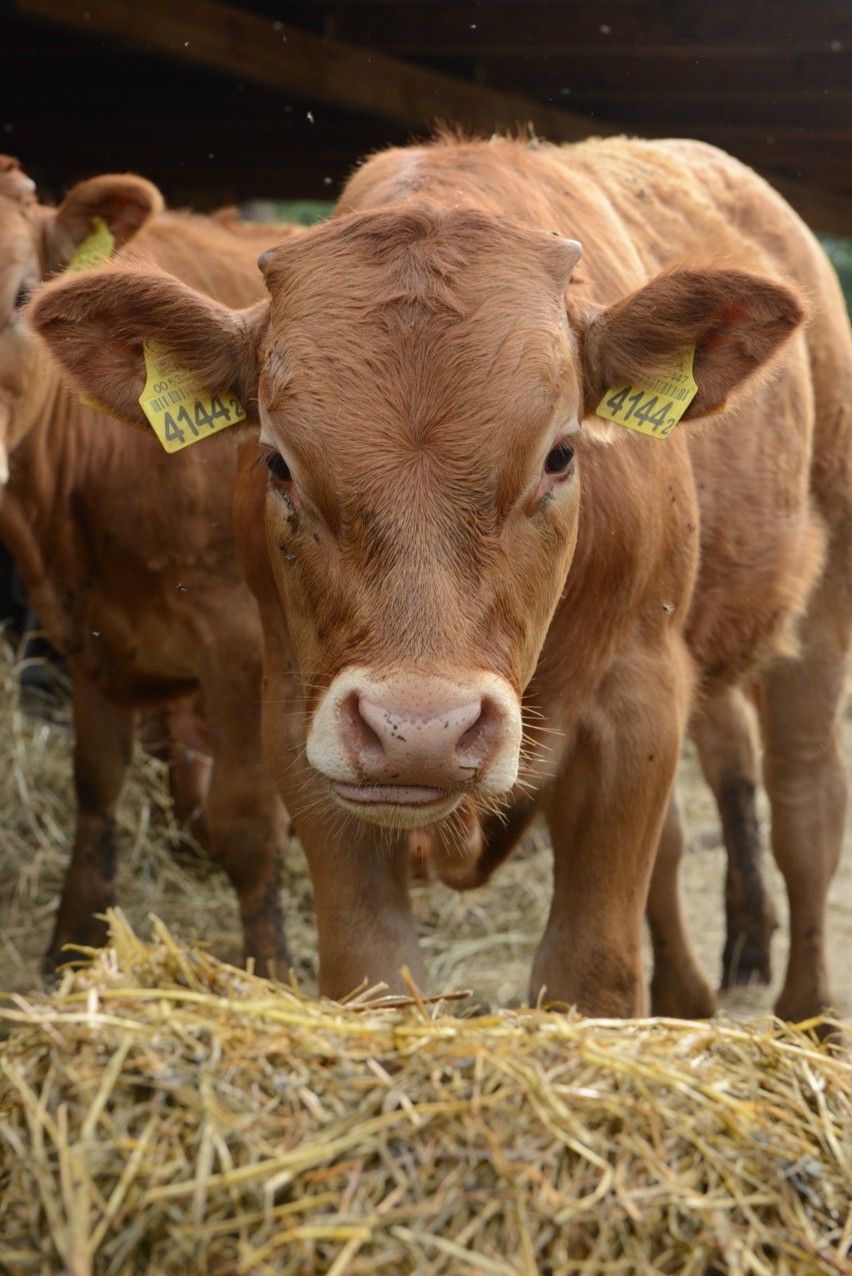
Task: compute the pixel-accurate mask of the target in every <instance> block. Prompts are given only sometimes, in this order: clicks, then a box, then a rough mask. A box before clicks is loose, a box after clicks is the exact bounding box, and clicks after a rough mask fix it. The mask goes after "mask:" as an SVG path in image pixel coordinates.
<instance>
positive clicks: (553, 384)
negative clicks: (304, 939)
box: [34, 139, 852, 1017]
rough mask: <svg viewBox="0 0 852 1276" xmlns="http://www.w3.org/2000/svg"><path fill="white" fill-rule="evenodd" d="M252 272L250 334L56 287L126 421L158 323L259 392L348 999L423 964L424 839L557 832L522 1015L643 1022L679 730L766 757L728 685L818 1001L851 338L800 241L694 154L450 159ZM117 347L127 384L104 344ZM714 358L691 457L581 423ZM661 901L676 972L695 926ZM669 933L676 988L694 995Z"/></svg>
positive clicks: (365, 195)
mask: <svg viewBox="0 0 852 1276" xmlns="http://www.w3.org/2000/svg"><path fill="white" fill-rule="evenodd" d="M573 241H580V243H582V245H583V256H582V260H581V261H580V262H579V265H578V264H577V256H578V252H577V247H576V244H575V243H574V242H573ZM262 266H263V269H264V273H265V276H266V281H267V286H268V288H269V292H270V303H269V306H268V307H266V308H264V307H258V308H254V309H253V310H251V311H246V312H243V313H242V314H238V313H234V312H230V311H227V310H225V309H223V308H221V307H216V306H214V305H212V304H210V303H208V302H206V301H204V300H203V299H202V298H200V297H197V296H195V295H193V294H192V293H190V292H188V291H187V290H186V289H182V288H180V286H179V285H177V284H176V283H173V282H171V281H167V280H165V279H158V278H156V277H155V276H152V275H151V274H150V272H144V271H136V272H134V271H119V270H114V271H112V272H110V276H109V279H108V280H107V281H106V285H105V286H102V287H101V288H100V295H98V294H96V292H95V289H94V287H93V285H91V284H90V283H87V282H86V281H84V280H81V281H79V282H75V281H68V282H63V283H60V284H58V285H56V286H55V287H53V288H52V289H49V290H46V291H45V292H44V294H43V295H42V297H41V298H40V299H39V300H38V302H37V303H36V305H35V307H34V316H35V322H36V323H37V324H38V326H39V328H40V330H41V331H42V332H43V333H44V335H45V336H46V338H47V339H48V341H49V342H50V343H51V346H52V348H53V349H54V351H55V352H57V353H58V355H59V357H60V358H61V359H62V360H63V362H65V363H66V365H67V366H68V367H69V368H71V369H72V371H73V373H74V375H75V376H76V377H77V379H78V381H79V383H80V384H81V385H84V386H85V388H86V389H88V390H89V392H90V393H94V394H97V395H99V396H103V395H109V396H111V397H109V398H106V399H105V400H104V401H106V402H109V403H110V406H111V407H112V408H113V409H114V410H118V411H121V412H122V413H123V414H127V413H130V414H132V413H133V412H134V396H135V395H136V394H138V390H139V386H140V385H141V380H142V372H141V368H140V366H139V361H138V357H137V356H136V355H134V349H135V348H136V347H138V343H139V341H140V340H141V339H142V338H144V337H146V336H148V335H152V334H154V333H157V334H159V336H160V337H161V339H162V340H163V341H165V342H166V343H167V344H168V346H169V347H170V348H171V349H172V350H173V351H174V352H175V353H176V355H178V356H179V357H180V358H182V359H185V360H188V361H190V362H192V363H194V364H195V366H196V367H197V368H198V369H199V372H200V374H201V375H202V376H203V377H204V378H209V377H211V376H212V375H214V374H216V375H218V377H219V380H220V381H224V382H227V383H228V384H229V385H231V386H233V387H235V388H236V389H237V391H238V392H239V393H240V394H242V395H248V396H251V395H252V394H255V393H256V394H257V396H258V399H259V414H260V420H261V425H262V428H261V435H260V438H261V443H262V445H263V455H264V456H265V458H266V463H267V464H266V467H263V466H261V465H258V464H257V463H256V462H255V461H253V460H252V459H251V457H250V455H249V454H248V452H247V453H246V455H245V457H244V462H243V465H242V469H241V475H240V479H239V483H238V490H237V499H236V502H235V518H236V529H237V533H238V537H239V540H240V546H241V552H242V555H243V559H244V561H245V563H246V571H247V575H248V578H249V580H250V583H251V585H252V588H253V589H254V591H255V593H256V594H257V597H258V600H259V602H260V608H261V616H262V621H263V627H264V642H265V673H266V682H265V705H264V736H265V741H266V747H267V755H268V758H269V761H270V764H271V767H272V771H273V774H274V776H275V779H276V781H277V783H278V785H279V789H280V791H281V793H282V795H283V796H284V798H285V800H286V801H287V803H288V805H289V806H291V808H292V811H293V814H294V816H295V819H296V822H297V825H298V827H299V832H300V835H301V838H302V841H303V844H304V846H305V850H306V852H307V855H308V858H309V861H310V864H311V870H312V875H313V878H314V884H315V890H316V899H317V910H318V922H319V935H320V955H321V983H322V987H323V989H324V990H325V991H327V992H331V993H335V994H341V993H343V992H345V991H347V990H348V989H349V988H350V987H352V985H353V984H354V983H356V982H357V981H358V979H359V978H361V977H364V978H367V979H368V980H370V981H373V980H376V979H381V978H383V979H386V980H388V981H389V982H392V983H393V982H398V975H397V972H398V971H399V968H400V965H401V964H402V963H403V962H407V963H408V964H409V965H410V966H411V967H412V969H413V970H414V971H415V972H417V971H418V970H419V969H420V967H419V965H418V963H419V955H418V952H417V945H416V937H415V930H414V925H413V920H412V917H411V912H410V907H409V903H408V897H407V881H406V877H407V860H406V857H405V855H404V853H403V848H404V845H405V833H404V830H406V829H411V828H416V827H418V826H423V825H430V827H431V830H432V837H433V843H434V848H435V849H436V853H437V855H438V857H439V858H443V860H444V863H445V866H450V865H451V863H452V857H453V856H454V855H456V856H457V857H458V860H459V862H460V864H462V865H463V866H464V864H465V863H466V862H467V863H469V861H470V857H471V855H473V856H474V857H475V856H477V855H478V856H479V857H480V863H481V864H483V865H485V866H486V868H485V870H484V871H485V872H487V871H488V869H489V868H490V867H493V865H494V864H495V863H496V862H498V861H499V859H500V858H501V857H502V855H504V854H505V853H506V850H507V849H508V847H509V846H510V845H511V843H512V842H513V841H514V840H515V839H516V838H517V836H519V834H520V833H521V832H522V830H523V828H524V826H525V825H526V823H528V822H529V820H530V819H531V818H532V816H533V815H534V814H535V813H536V811H541V812H542V813H543V814H544V815H545V817H546V819H547V821H548V823H549V826H550V832H551V837H552V841H553V847H554V895H553V904H552V909H551V914H550V917H549V919H548V923H547V927H546V930H545V934H544V938H543V940H542V944H541V947H540V949H539V952H538V955H537V957H536V961H535V964H534V968H533V973H532V979H531V985H530V993H531V996H532V997H533V998H537V997H539V996H545V997H546V998H547V999H553V1000H556V1001H564V1002H572V1003H576V1004H578V1005H579V1006H580V1007H581V1008H582V1009H583V1010H585V1011H588V1012H592V1013H598V1014H634V1013H637V1012H638V1011H640V1010H641V1009H642V1007H643V996H642V990H641V984H640V971H641V964H640V930H641V918H642V912H643V906H644V903H645V899H646V895H647V892H648V887H649V880H650V878H651V869H652V864H653V860H654V852H655V848H656V847H657V844H658V842H659V843H660V845H661V862H664V863H670V862H672V861H674V862H676V858H677V854H678V853H679V850H678V845H679V838H680V831H679V823H678V820H677V813H676V810H675V808H674V807H673V805H671V803H670V793H671V787H672V781H673V776H674V772H675V767H676V763H677V757H678V754H679V749H680V744H681V740H682V736H683V731H684V729H685V728H686V726H687V723H688V721H689V719H690V716H693V717H696V716H701V715H705V716H706V723H707V740H708V741H709V740H710V738H711V737H712V735H713V731H714V730H717V729H718V732H720V733H721V735H720V736H719V737H718V738H720V739H721V738H723V737H724V733H725V732H726V731H728V730H734V731H736V732H740V727H739V723H740V717H739V715H740V702H739V700H738V699H737V698H736V697H737V695H738V694H739V693H738V688H739V686H740V685H741V684H744V683H745V682H756V681H759V682H760V686H761V694H760V704H761V714H762V726H763V743H764V749H765V776H766V783H767V788H768V792H769V796H770V800H771V802H772V805H773V816H774V818H773V848H774V851H775V854H776V857H777V858H778V861H779V864H780V865H781V868H782V871H783V872H784V874H785V877H786V878H787V882H788V887H789V891H790V900H791V955H790V965H789V969H788V975H787V980H786V983H785V986H784V990H783V991H782V994H781V998H780V999H779V1003H778V1008H779V1011H780V1012H781V1013H784V1014H787V1015H790V1016H792V1017H799V1016H804V1015H807V1014H810V1013H812V1012H814V1011H816V1010H817V1009H818V1008H819V1007H820V1006H821V1005H824V1004H826V1002H827V999H828V996H829V993H828V984H827V975H826V972H825V965H824V944H823V927H824V912H825V892H826V889H827V886H828V882H829V880H830V877H831V874H832V872H833V869H834V866H835V864H836V858H837V854H838V850H839V843H840V835H841V830H842V819H843V809H844V801H845V774H844V770H843V765H842V759H841V758H840V756H839V754H838V749H837V742H836V722H837V712H838V703H839V697H840V690H841V686H842V668H843V660H844V657H845V651H846V647H847V645H848V637H849V627H850V621H852V605H850V600H849V585H848V581H849V579H850V572H849V567H850V564H849V562H848V556H849V553H850V550H849V546H850V544H852V538H850V530H852V528H850V522H852V511H850V490H852V483H851V482H850V474H849V464H850V462H849V456H850V449H849V429H850V423H849V417H848V408H847V407H846V404H847V403H848V401H849V390H850V385H849V380H850V352H852V343H850V334H849V326H848V322H847V320H846V317H845V313H844V310H843V305H842V299H841V297H840V294H839V290H838V288H837V285H836V281H835V280H834V279H833V276H832V275H831V272H830V269H829V267H828V266H827V263H826V262H825V259H824V258H823V256H822V254H821V253H820V250H819V248H818V247H817V245H816V244H815V242H814V240H813V238H812V237H811V236H810V235H809V233H808V232H807V230H806V229H805V228H804V227H803V226H802V224H801V223H800V222H799V221H798V219H797V218H796V217H795V215H794V214H793V213H792V211H791V210H790V209H789V208H787V207H786V205H784V203H783V201H781V200H780V199H779V197H778V196H777V195H775V194H774V193H773V192H772V191H771V190H770V189H769V188H768V187H767V186H766V185H765V184H764V183H763V182H762V181H760V180H759V179H758V178H757V177H756V176H755V175H754V174H752V173H750V172H749V171H748V170H747V169H745V168H743V167H742V166H741V165H739V164H738V163H737V162H736V161H734V160H732V159H730V158H729V157H727V156H724V155H722V154H721V153H719V152H717V151H714V150H712V149H711V148H709V147H706V146H703V145H701V144H698V143H687V142H658V143H643V142H633V141H625V140H623V139H616V140H610V141H606V142H590V143H585V144H582V145H579V146H571V147H564V148H552V147H547V146H538V145H535V146H528V145H526V144H524V143H521V142H510V141H492V142H489V143H480V142H471V143H467V142H458V141H456V140H443V141H440V142H438V143H437V144H434V145H431V146H428V147H412V148H409V149H406V150H400V151H391V152H387V153H385V154H383V155H379V156H377V157H375V158H374V159H373V160H371V161H370V162H368V163H367V164H366V165H365V166H364V167H363V168H362V169H360V170H359V172H358V173H357V174H356V175H355V177H354V178H353V179H352V181H351V182H350V184H349V186H348V188H347V190H346V191H345V192H344V195H343V198H342V200H341V205H340V210H339V214H338V216H337V217H336V218H335V219H334V220H333V221H332V222H331V223H330V224H328V225H326V226H323V227H320V228H317V229H315V230H312V231H310V232H309V233H308V234H306V235H305V236H304V237H301V238H300V239H298V240H297V241H294V242H293V243H292V244H287V245H284V246H282V247H280V248H278V249H276V250H274V251H273V252H271V253H268V254H265V255H264V258H263V259H262ZM569 280H570V282H569ZM104 294H105V295H104ZM803 295H805V296H807V298H808V303H809V305H810V306H811V309H812V316H811V320H810V324H809V327H808V328H807V330H806V331H804V332H802V330H801V322H802V319H803V317H804V314H805V308H804V304H803V301H802V297H803ZM100 328H104V329H107V328H108V329H109V330H110V331H112V332H114V333H115V334H116V347H117V348H116V350H115V352H114V359H113V361H112V370H110V369H98V367H96V366H95V363H94V360H93V359H92V358H91V357H90V356H89V355H88V354H87V351H86V348H85V345H86V340H87V333H89V332H91V331H98V330H100ZM693 345H694V346H695V360H694V374H695V379H696V382H697V384H698V394H697V395H696V398H695V400H694V402H693V404H692V405H691V407H690V409H689V410H688V412H687V414H686V416H685V418H684V421H683V422H682V423H681V425H680V426H678V427H677V429H676V430H675V432H674V434H673V435H672V436H671V437H669V438H668V439H667V440H665V441H662V440H658V439H657V440H655V439H647V438H643V437H639V436H637V435H634V434H633V433H630V432H628V431H626V430H623V429H621V428H620V427H618V426H613V425H610V424H609V423H605V422H603V421H602V420H601V419H600V418H598V417H597V416H596V415H595V414H594V411H593V409H594V407H595V406H596V404H597V402H598V399H599V397H600V396H601V395H602V394H603V393H604V392H605V391H607V389H608V388H609V387H611V386H615V385H618V384H621V383H623V382H626V381H630V380H632V379H634V378H641V377H644V376H645V375H650V374H652V373H654V372H655V371H659V370H661V369H662V368H664V367H665V366H666V365H667V364H668V363H671V362H672V361H673V360H674V359H675V358H676V357H678V356H679V355H681V354H682V353H683V352H684V350H685V349H687V348H689V347H691V346H693ZM782 354H783V357H782ZM118 368H121V369H122V373H121V376H118V375H117V373H116V369H118ZM720 412H722V413H723V415H716V414H718V413H720ZM708 416H709V417H710V419H708ZM267 468H268V471H269V473H268V474H267V473H266V469H267ZM294 705H295V706H297V707H298V708H300V710H301V712H300V713H294V712H293V706H294ZM722 706H725V707H726V709H727V711H728V712H727V716H726V714H725V713H723V712H722V711H721V707H722ZM711 710H712V712H711ZM729 723H733V724H734V726H733V727H730V726H729V725H728V724H729ZM542 728H543V729H544V732H546V734H541V729H542ZM740 734H741V735H742V739H743V741H744V744H743V761H742V762H741V763H740V766H741V769H742V770H743V771H746V770H747V764H748V763H750V761H751V760H752V750H751V745H750V742H749V740H748V737H747V733H745V732H742V733H740ZM521 741H523V743H522V744H521ZM519 745H520V746H521V747H520V751H519ZM705 752H706V755H707V757H708V759H709V758H710V755H711V753H712V748H711V746H710V743H707V745H706V748H705ZM518 767H520V770H519V771H518ZM516 774H517V781H515V776H516ZM719 783H720V788H721V786H722V779H721V777H720V780H719ZM501 808H502V814H492V812H495V811H499V810H500V809H501ZM464 871H465V870H464V868H463V869H462V873H461V874H460V876H464ZM447 876H451V873H450V871H449V869H448V871H447ZM667 880H668V881H669V882H670V881H671V875H669V876H668V878H667ZM651 898H652V921H653V920H654V918H656V925H657V927H658V929H659V933H658V935H657V937H656V942H657V943H658V952H659V951H664V950H665V948H666V944H667V943H669V942H670V941H671V942H672V943H674V940H673V939H672V935H673V934H674V932H673V931H672V929H671V927H670V926H668V923H667V921H666V912H667V909H668V911H674V912H676V911H677V901H676V898H672V899H671V900H669V901H668V902H666V900H665V897H664V892H663V891H662V890H657V888H656V887H655V888H654V890H652V897H651ZM667 927H668V929H666V928H667ZM663 932H665V933H663ZM678 942H680V943H681V951H680V954H679V960H676V961H674V963H673V965H674V969H673V971H672V972H671V978H672V980H673V982H674V986H675V993H674V994H673V997H674V1001H675V1004H677V1001H678V997H680V999H681V1000H680V1004H681V1005H683V1004H684V1003H686V1004H692V1003H691V1002H690V998H694V994H695V989H696V987H697V986H698V985H700V982H701V981H700V976H699V977H698V979H697V981H696V978H695V972H694V970H686V969H683V970H681V969H679V962H680V960H681V959H682V962H683V964H684V966H686V965H689V960H688V958H689V955H688V953H685V951H684V950H683V949H682V940H681V941H678ZM673 951H674V950H673V949H670V950H669V957H671V956H672V953H673ZM657 991H659V990H658V989H655V998H656V993H657ZM670 995H672V994H671V989H669V990H668V992H667V993H666V996H670ZM663 1000H665V998H664V997H661V1001H663ZM656 1004H657V1002H656V1000H655V1005H656Z"/></svg>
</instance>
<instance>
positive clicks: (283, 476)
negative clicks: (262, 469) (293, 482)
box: [266, 452, 293, 483]
mask: <svg viewBox="0 0 852 1276" xmlns="http://www.w3.org/2000/svg"><path fill="white" fill-rule="evenodd" d="M266 464H267V467H268V469H269V473H270V474H271V475H272V476H273V477H274V478H277V479H278V481H279V483H288V482H289V481H290V479H291V478H292V477H293V476H292V474H291V473H290V466H289V465H288V464H287V462H286V461H285V460H284V457H283V456H282V455H281V453H280V452H270V453H269V455H268V456H267V458H266Z"/></svg>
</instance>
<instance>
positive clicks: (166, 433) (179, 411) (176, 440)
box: [139, 341, 246, 452]
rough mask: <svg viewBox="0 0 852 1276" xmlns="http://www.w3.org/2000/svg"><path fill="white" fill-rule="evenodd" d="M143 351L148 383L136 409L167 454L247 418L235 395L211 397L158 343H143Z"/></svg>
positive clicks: (195, 378) (191, 374)
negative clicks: (138, 407) (143, 415)
mask: <svg viewBox="0 0 852 1276" xmlns="http://www.w3.org/2000/svg"><path fill="white" fill-rule="evenodd" d="M142 349H143V351H144V354H145V371H146V373H147V380H146V382H145V389H144V390H143V391H142V393H141V394H140V396H139V406H140V407H141V409H142V411H143V412H144V413H145V416H146V417H147V418H148V420H149V422H150V423H151V426H152V428H153V430H154V433H155V434H156V436H157V438H158V439H159V440H160V442H161V443H162V445H163V447H164V448H165V449H166V451H167V452H179V451H180V450H181V448H184V447H189V446H190V444H192V443H198V442H199V441H200V440H201V439H206V438H208V437H209V436H210V435H211V434H218V433H219V431H220V430H227V428H228V426H229V425H236V424H237V422H238V421H244V420H245V419H246V414H245V410H244V408H243V406H242V404H241V403H239V401H238V400H237V399H236V398H235V397H234V395H232V394H211V393H210V391H209V390H206V389H204V388H203V387H202V386H200V385H199V384H198V378H197V376H196V375H195V373H194V372H193V371H192V370H191V369H190V368H187V367H185V366H184V365H183V364H180V363H176V362H175V360H174V358H173V357H172V356H171V355H170V354H169V353H168V352H167V351H166V350H165V349H164V347H163V346H161V345H160V343H159V342H156V341H144V342H143V343H142Z"/></svg>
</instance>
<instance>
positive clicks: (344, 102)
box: [14, 0, 615, 141]
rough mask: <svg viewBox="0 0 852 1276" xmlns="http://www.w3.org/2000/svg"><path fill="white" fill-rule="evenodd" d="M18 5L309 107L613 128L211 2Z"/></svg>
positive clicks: (584, 129)
mask: <svg viewBox="0 0 852 1276" xmlns="http://www.w3.org/2000/svg"><path fill="white" fill-rule="evenodd" d="M14 3H15V8H16V10H17V11H18V12H19V13H21V14H24V15H26V16H28V17H35V18H41V19H46V20H49V21H51V22H54V23H58V24H60V25H63V26H66V27H72V28H74V29H75V30H81V31H87V32H89V33H90V34H92V35H101V36H103V35H105V34H108V35H111V36H114V37H116V38H117V39H120V40H122V41H124V42H126V43H127V44H129V45H131V46H134V47H137V48H143V49H145V50H148V51H151V50H157V51H158V52H160V53H163V54H166V55H168V56H169V57H171V58H174V59H175V60H176V61H177V62H179V63H180V62H194V63H197V64H201V65H203V66H207V67H212V68H214V69H215V70H217V71H220V72H222V73H224V74H226V75H229V76H232V77H234V78H236V79H239V80H251V81H254V82H256V83H259V84H266V85H270V86H271V87H273V88H275V89H278V90H279V91H281V92H282V93H287V94H293V95H295V96H297V97H299V98H301V99H302V100H303V101H304V102H305V103H307V104H308V105H309V106H312V107H314V109H318V108H320V107H321V106H322V105H324V104H332V105H334V106H338V107H340V106H342V107H345V108H347V109H349V110H357V111H361V112H364V113H366V114H367V115H373V116H378V117H379V118H382V119H386V120H391V121H393V122H394V123H395V124H398V125H403V126H405V127H407V128H413V129H420V130H431V129H432V127H433V126H434V124H435V122H436V121H439V120H445V121H447V122H450V123H458V124H461V125H464V126H465V127H467V128H469V129H474V130H477V131H481V132H485V133H491V132H493V131H494V130H495V129H513V128H517V127H518V126H524V125H527V124H531V125H532V126H533V128H534V129H535V130H536V131H537V132H538V133H539V134H541V135H542V136H544V137H548V138H552V139H554V140H559V141H567V140H573V139H578V138H582V137H587V136H588V135H589V134H590V133H608V132H614V131H615V130H614V129H612V128H607V127H598V126H597V124H596V122H595V121H593V120H591V119H588V118H586V117H584V116H581V115H579V114H574V113H572V112H570V111H563V110H558V109H555V108H553V107H548V106H547V105H545V104H543V103H539V102H535V101H532V100H530V99H529V98H526V97H523V96H520V95H515V94H509V93H501V92H498V91H496V90H494V89H488V88H482V87H480V86H478V85H475V84H471V83H469V82H467V81H464V80H459V79H456V78H455V77H453V76H449V75H444V74H443V73H441V72H438V71H431V70H426V69H424V68H422V67H418V66H414V65H412V64H409V63H405V62H401V61H398V60H397V59H395V58H391V57H387V56H386V55H383V54H380V53H373V52H371V51H369V50H366V49H356V48H353V47H351V46H349V45H346V44H342V43H339V42H338V41H336V40H332V39H326V38H325V37H322V36H317V35H314V34H312V33H311V32H308V31H304V30H302V29H301V28H299V27H294V26H287V25H285V24H284V23H282V22H275V21H272V20H271V19H269V18H264V17H259V16H258V15H256V14H253V13H248V12H246V11H245V10H241V9H235V8H233V7H232V6H230V5H227V4H222V3H219V2H218V0H180V3H179V4H178V3H175V0H143V2H142V3H140V0H86V5H85V8H84V7H83V6H82V5H76V4H74V5H69V4H68V2H67V0H14Z"/></svg>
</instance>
